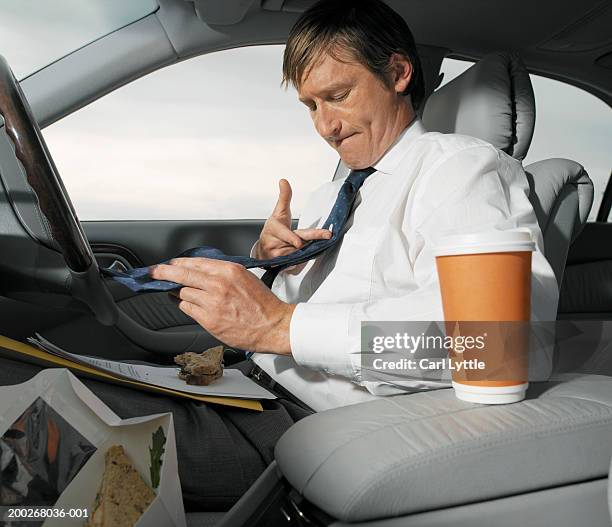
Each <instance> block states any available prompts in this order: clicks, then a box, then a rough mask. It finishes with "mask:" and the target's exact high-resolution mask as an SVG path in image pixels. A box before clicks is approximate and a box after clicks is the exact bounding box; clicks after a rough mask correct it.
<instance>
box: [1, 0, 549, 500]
mask: <svg viewBox="0 0 612 527" xmlns="http://www.w3.org/2000/svg"><path fill="white" fill-rule="evenodd" d="M283 76H284V81H285V82H286V83H290V84H292V85H294V86H295V88H296V89H297V92H298V95H299V99H300V101H301V102H302V103H303V104H304V105H305V107H306V111H308V112H309V113H310V116H311V117H312V121H313V124H314V127H315V129H316V132H317V133H318V134H319V135H320V136H321V137H322V138H323V139H324V140H325V141H326V142H327V143H328V144H329V145H330V146H331V147H332V148H333V149H334V150H336V151H337V152H338V154H339V156H340V158H341V159H342V160H343V161H344V163H345V164H346V165H347V166H348V167H349V168H351V169H352V172H351V174H350V175H349V176H348V177H347V178H346V179H345V180H339V181H334V182H330V183H328V184H326V185H324V186H323V187H321V188H320V189H318V190H317V191H315V192H314V193H313V194H312V196H311V197H310V199H309V201H308V203H307V205H306V207H305V208H304V211H303V213H302V215H301V217H300V220H299V225H298V229H297V230H292V229H291V212H290V201H291V189H290V187H289V183H288V182H287V181H285V180H281V181H280V185H279V186H280V194H279V199H278V203H277V205H276V207H275V209H274V211H273V213H272V215H271V216H270V218H269V219H268V220H267V221H266V223H265V226H264V228H263V230H262V232H261V236H260V238H259V241H258V242H257V244H256V246H255V247H254V249H253V255H254V256H257V257H259V258H268V257H275V256H279V255H287V254H290V253H292V252H293V251H295V250H297V249H299V248H301V247H303V246H304V245H305V244H307V243H308V242H309V241H311V240H317V239H328V238H330V236H332V233H334V234H335V235H336V236H337V237H338V239H340V238H341V241H339V243H337V244H336V245H334V246H333V247H331V248H329V249H328V250H326V251H325V252H322V253H321V254H319V255H318V256H317V257H316V258H314V259H311V260H309V261H307V262H302V263H300V264H299V265H296V266H292V267H290V268H288V269H285V270H283V271H282V272H281V273H279V275H278V276H277V277H276V279H275V280H274V282H273V284H272V288H271V289H269V288H268V287H267V286H266V285H264V283H263V282H262V281H261V280H260V279H259V277H258V276H256V274H255V273H253V272H250V271H248V270H247V269H245V268H244V267H242V266H240V265H238V264H233V263H228V262H223V261H217V260H209V259H197V258H193V259H178V260H175V261H173V262H172V263H171V264H170V265H159V266H157V267H155V268H154V269H153V270H152V271H151V273H152V275H153V277H154V278H156V279H161V280H171V281H174V282H178V283H180V284H182V285H183V286H184V287H182V288H181V289H180V290H179V292H178V298H179V304H178V305H179V307H180V309H181V310H182V311H184V312H185V313H186V314H188V315H189V316H191V317H192V318H193V319H195V320H196V321H197V322H198V323H199V324H201V325H202V327H204V328H205V329H206V330H208V331H209V332H210V333H212V334H213V335H214V336H215V337H217V338H218V339H219V340H221V341H222V342H224V343H226V344H227V345H228V346H232V347H235V348H240V349H244V350H249V351H252V352H255V353H254V355H253V357H252V360H251V359H249V360H248V361H245V362H244V363H243V364H242V365H241V367H242V368H244V371H245V372H247V373H248V374H249V375H256V376H257V378H258V379H260V380H262V382H264V383H266V384H267V385H268V386H269V387H270V388H271V389H272V390H274V391H276V392H277V393H279V394H280V395H281V398H280V399H279V400H278V401H275V402H269V403H265V404H266V410H265V411H264V412H262V413H259V414H255V413H250V412H245V411H241V410H235V409H234V410H233V409H227V408H223V409H221V408H215V407H213V406H206V405H198V404H195V403H190V402H185V401H178V400H174V399H166V398H163V397H159V396H155V395H151V394H146V393H143V392H138V391H133V390H129V389H126V388H120V387H116V386H112V385H106V384H104V383H101V382H96V381H89V380H87V381H85V382H86V383H87V384H88V386H90V387H91V389H92V390H93V391H94V392H95V393H96V394H97V395H98V396H99V397H100V398H101V399H103V400H104V401H105V402H107V404H109V406H111V407H112V408H113V409H114V410H115V411H116V412H117V413H118V414H119V415H121V416H122V417H127V416H133V415H142V414H149V413H156V412H162V411H172V412H173V413H174V422H175V427H176V429H177V446H178V455H179V470H180V475H181V483H182V486H183V491H184V496H185V499H186V502H187V503H188V504H190V505H191V506H192V507H195V508H208V509H209V510H223V508H226V507H228V506H229V505H231V503H233V502H234V501H235V500H236V499H237V498H238V497H239V496H240V495H241V494H242V493H243V492H244V490H245V489H246V488H247V487H248V486H249V485H250V483H251V482H252V481H253V480H254V478H255V477H257V475H258V474H259V473H260V472H261V471H262V470H263V468H264V467H265V465H266V464H267V463H269V462H270V460H271V458H272V449H273V447H274V444H275V442H276V440H277V439H278V437H279V436H280V435H281V434H282V433H283V431H284V430H286V429H287V428H288V427H289V426H290V425H291V424H292V423H293V421H294V420H296V419H299V418H300V417H302V416H304V415H306V414H307V413H308V412H309V410H308V408H306V407H310V408H312V409H314V410H315V411H319V410H324V409H326V408H329V407H333V406H338V405H343V404H351V403H355V402H359V401H363V400H367V399H371V398H373V397H379V396H385V395H393V394H396V393H405V392H406V391H415V390H420V389H427V388H430V387H431V386H432V385H433V386H435V383H428V382H424V381H419V380H415V381H406V382H402V383H398V384H395V385H392V384H386V383H380V382H378V383H374V382H368V381H367V380H366V379H364V378H363V376H362V374H361V369H360V364H359V351H360V338H359V333H360V323H361V321H362V320H442V319H443V315H442V309H441V302H440V292H439V285H438V280H437V274H436V270H435V265H434V257H433V253H432V248H433V246H434V244H435V242H436V240H437V239H438V238H439V237H440V236H442V235H444V234H447V233H451V232H474V231H481V230H490V229H500V230H503V229H509V228H515V227H519V226H520V227H525V228H528V229H530V230H531V231H532V234H533V236H534V239H535V240H536V242H537V245H538V248H537V251H536V252H535V253H534V255H533V267H532V271H533V280H532V309H533V313H534V318H536V319H542V320H553V318H548V317H551V316H554V312H555V311H556V306H557V285H556V280H555V277H554V274H553V272H552V270H551V268H550V266H549V265H548V264H547V262H546V260H545V258H544V257H543V255H542V235H541V232H540V230H539V228H538V226H537V221H536V217H535V214H534V211H533V209H532V207H531V205H530V203H529V200H528V199H527V193H528V186H527V181H526V178H525V175H524V173H523V171H522V168H521V166H520V163H519V162H517V161H515V160H513V159H512V158H510V157H509V156H507V155H506V154H504V153H502V152H500V151H498V150H496V149H495V148H494V147H493V146H491V145H489V144H487V143H485V142H483V141H480V140H478V139H474V138H470V137H465V136H456V135H443V134H438V133H428V132H427V131H426V130H425V129H424V127H423V125H422V123H421V121H420V120H419V119H418V118H417V113H416V111H417V109H418V108H419V106H420V105H421V104H422V102H423V101H422V99H423V76H422V72H421V65H420V61H419V58H418V55H417V51H416V47H415V43H414V40H413V37H412V34H411V32H410V30H409V28H408V26H407V25H406V22H405V21H404V20H403V19H402V18H401V17H400V16H399V15H398V14H397V13H395V12H394V11H393V10H391V9H390V8H389V7H388V6H387V5H386V4H384V3H383V2H381V1H379V0H368V1H350V2H349V1H343V0H324V1H322V2H319V3H317V4H315V5H314V6H313V7H312V8H311V9H309V10H308V11H306V12H305V13H304V14H303V15H302V16H301V17H300V19H299V20H298V22H297V23H296V25H295V26H294V28H293V29H292V31H291V33H290V35H289V38H288V41H287V46H286V50H285V56H284V63H283ZM347 192H349V194H350V203H348V201H347V200H348V199H349V198H347V196H348V195H349V194H347ZM355 196H356V200H355V202H354V203H353V202H352V200H353V198H355ZM339 211H343V213H342V214H344V215H342V214H340V212H339ZM329 217H332V218H341V221H340V219H336V220H334V221H335V225H327V224H326V221H327V220H328V218H329ZM345 221H346V223H345ZM323 225H325V226H326V228H325V229H323V228H322V226H323ZM342 229H343V231H344V232H338V231H339V230H340V231H341V230H342ZM254 363H255V364H254ZM35 371H36V369H35V368H34V367H32V366H29V365H25V364H20V363H14V362H10V361H3V363H2V368H0V375H1V376H3V377H2V379H3V380H4V384H11V383H15V382H20V381H21V380H25V379H26V378H28V377H30V376H31V375H32V374H33V373H35ZM305 408H306V409H305ZM298 454H299V453H298Z"/></svg>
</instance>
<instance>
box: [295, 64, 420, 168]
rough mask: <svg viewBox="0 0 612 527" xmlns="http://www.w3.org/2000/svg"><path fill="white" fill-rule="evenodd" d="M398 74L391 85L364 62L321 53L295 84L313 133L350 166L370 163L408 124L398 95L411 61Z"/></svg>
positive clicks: (409, 71)
mask: <svg viewBox="0 0 612 527" xmlns="http://www.w3.org/2000/svg"><path fill="white" fill-rule="evenodd" d="M402 67H405V68H407V71H404V72H403V73H404V75H403V76H402V74H401V68H402ZM396 72H397V74H394V78H393V79H392V82H393V83H394V84H393V85H392V86H389V85H386V84H385V83H384V82H383V81H382V80H381V79H380V78H379V77H377V76H376V75H374V74H373V73H372V72H371V71H370V70H369V69H367V68H366V67H365V66H363V65H361V64H358V63H357V62H355V61H351V62H339V61H337V60H336V59H334V58H333V57H332V56H330V55H328V54H325V55H324V56H323V57H322V59H321V60H319V61H318V62H317V63H315V64H314V65H313V66H312V67H311V68H310V69H309V70H307V71H306V73H305V75H304V78H303V79H302V82H301V84H300V86H299V87H298V95H299V98H300V101H301V102H303V103H304V104H305V105H306V106H307V107H308V109H309V111H310V116H311V118H312V121H313V123H314V125H315V128H316V129H317V132H318V133H319V135H320V136H321V137H323V139H325V141H327V142H328V143H329V145H330V146H331V147H332V148H333V149H334V150H336V151H337V152H338V154H339V155H340V157H341V159H342V161H344V163H345V164H346V165H347V166H348V167H349V168H353V169H359V168H365V167H368V166H372V165H374V164H375V163H376V162H377V161H378V160H379V159H380V158H381V157H382V155H383V154H384V153H385V151H386V150H387V149H388V148H389V147H390V146H391V144H392V143H393V142H394V141H395V139H396V138H397V136H398V135H399V134H400V133H401V131H402V130H403V129H404V128H405V127H406V125H407V124H408V122H409V121H408V122H406V112H407V108H408V106H407V104H406V101H405V98H404V97H402V96H400V95H399V93H400V92H402V91H403V90H404V89H405V88H406V86H407V85H408V82H409V81H410V74H411V68H410V64H409V63H407V62H405V61H404V64H402V65H399V66H398V68H396Z"/></svg>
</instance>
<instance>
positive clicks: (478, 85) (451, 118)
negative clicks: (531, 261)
mask: <svg viewBox="0 0 612 527" xmlns="http://www.w3.org/2000/svg"><path fill="white" fill-rule="evenodd" d="M535 116H536V111H535V99H534V95H533V89H532V86H531V81H530V79H529V73H528V71H527V69H526V68H525V66H524V65H523V63H522V61H521V60H520V58H519V56H518V55H516V54H513V53H503V52H499V53H492V54H490V55H487V56H485V57H484V58H483V59H481V60H480V61H479V62H478V63H477V64H475V65H474V66H472V67H471V68H469V69H468V70H467V71H465V72H464V73H463V74H461V75H460V76H458V77H457V78H455V79H453V80H452V81H451V82H449V83H448V84H446V85H444V86H443V87H441V88H440V89H438V90H437V91H435V92H434V93H433V94H432V95H431V96H430V97H429V98H428V99H427V102H426V104H425V107H424V110H423V116H422V119H423V124H424V125H425V128H427V129H428V130H431V131H437V132H443V133H458V134H464V135H471V136H473V137H478V138H480V139H483V140H485V141H488V142H489V143H491V144H493V145H494V146H496V147H497V148H499V149H500V150H503V151H504V152H506V153H507V154H509V155H511V156H513V157H514V158H516V159H519V160H521V161H522V160H523V159H525V157H526V155H527V152H528V150H529V146H530V144H531V139H532V137H533V131H534V126H535ZM525 173H526V174H527V180H528V182H529V186H530V190H531V192H530V195H529V199H530V201H531V203H532V205H533V208H534V210H535V213H536V216H537V218H538V222H539V225H540V228H541V229H542V234H543V237H544V254H545V256H546V258H547V260H548V262H549V263H550V265H551V267H552V268H553V270H554V272H555V276H556V278H557V283H558V284H559V286H560V285H561V281H562V279H563V271H564V269H565V262H566V260H567V252H568V250H569V246H570V244H571V243H572V242H573V241H574V239H575V238H576V237H577V236H578V234H580V231H581V230H582V227H583V226H584V222H585V221H586V219H587V217H588V215H589V212H590V210H591V206H592V203H593V183H592V181H591V179H590V178H589V176H588V174H587V173H586V171H585V170H584V167H582V165H580V164H579V163H577V162H575V161H571V160H569V159H547V160H542V161H538V162H536V163H533V164H531V165H528V166H526V167H525Z"/></svg>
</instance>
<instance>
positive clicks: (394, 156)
mask: <svg viewBox="0 0 612 527" xmlns="http://www.w3.org/2000/svg"><path fill="white" fill-rule="evenodd" d="M426 132H427V130H425V127H424V126H423V123H422V122H421V120H420V119H419V118H418V117H415V119H414V120H413V121H412V122H411V123H410V124H409V125H408V126H407V127H406V128H405V129H404V131H403V132H402V133H401V134H400V135H399V136H398V137H397V139H396V140H395V142H394V143H393V144H392V145H391V146H390V147H389V148H388V149H387V151H386V152H385V153H384V154H383V156H382V157H381V158H380V159H379V161H378V163H375V164H374V168H375V169H376V171H377V172H382V173H384V174H391V173H392V172H393V171H394V170H395V169H396V168H397V165H399V162H400V161H401V160H402V158H403V157H404V154H405V153H406V149H407V148H408V145H410V144H411V143H412V142H413V141H415V140H416V139H418V138H419V137H420V136H421V135H423V134H424V133H426Z"/></svg>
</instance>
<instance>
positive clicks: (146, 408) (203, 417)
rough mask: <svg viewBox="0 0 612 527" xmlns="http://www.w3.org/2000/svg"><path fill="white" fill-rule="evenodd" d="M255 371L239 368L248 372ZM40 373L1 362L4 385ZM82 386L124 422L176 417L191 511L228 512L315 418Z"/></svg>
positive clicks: (268, 406)
mask: <svg viewBox="0 0 612 527" xmlns="http://www.w3.org/2000/svg"><path fill="white" fill-rule="evenodd" d="M250 365H252V363H251V362H250V361H248V363H247V362H246V361H245V363H239V364H237V365H236V366H237V367H238V368H239V369H241V370H242V371H245V370H248V368H249V367H250ZM40 370H41V368H40V367H39V366H34V365H32V364H27V363H23V362H17V361H14V360H9V359H6V358H3V357H0V385H2V386H7V385H12V384H19V383H22V382H24V381H26V380H28V379H30V378H31V377H33V376H34V375H36V373H38V372H39V371H40ZM81 381H82V382H83V383H84V384H85V385H86V386H87V387H88V388H89V389H90V390H91V391H92V392H93V393H95V394H96V395H97V396H98V397H99V398H100V399H101V400H102V401H103V402H104V403H106V404H107V405H108V406H109V407H110V408H111V409H112V410H113V411H114V412H115V413H116V414H117V415H118V416H119V417H121V418H128V417H136V416H141V415H148V414H156V413H163V412H172V414H173V416H174V428H175V432H176V446H177V454H178V469H179V477H180V480H181V487H182V490H183V500H184V503H185V507H186V509H187V510H190V511H196V510H199V511H225V510H227V509H229V508H230V507H231V506H232V505H233V504H234V503H235V502H236V501H237V500H238V499H239V498H240V496H241V495H242V494H243V493H244V492H245V491H246V490H247V489H248V488H249V487H250V486H251V484H252V483H253V482H254V481H255V479H257V477H258V476H259V475H260V474H261V473H262V472H263V470H264V469H265V468H266V466H268V465H269V464H270V462H271V461H272V459H273V454H274V445H276V442H277V441H278V439H279V438H280V436H281V435H282V434H283V433H284V432H285V430H287V429H288V428H289V427H290V426H291V425H292V424H293V423H294V422H295V421H298V420H299V419H301V418H302V417H305V416H306V415H308V414H309V413H310V412H308V411H307V410H305V409H303V408H301V407H300V406H298V405H297V404H295V403H293V402H292V401H289V400H287V399H286V398H284V397H279V398H278V399H276V400H272V401H264V402H263V406H264V411H263V412H253V411H250V410H241V409H239V408H230V407H225V406H217V405H207V404H204V403H198V402H196V401H190V400H187V399H176V398H171V397H167V396H164V395H158V394H154V393H149V392H142V391H139V390H135V389H131V388H125V387H123V386H118V385H115V384H109V383H105V382H102V381H97V380H92V379H87V378H81Z"/></svg>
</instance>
